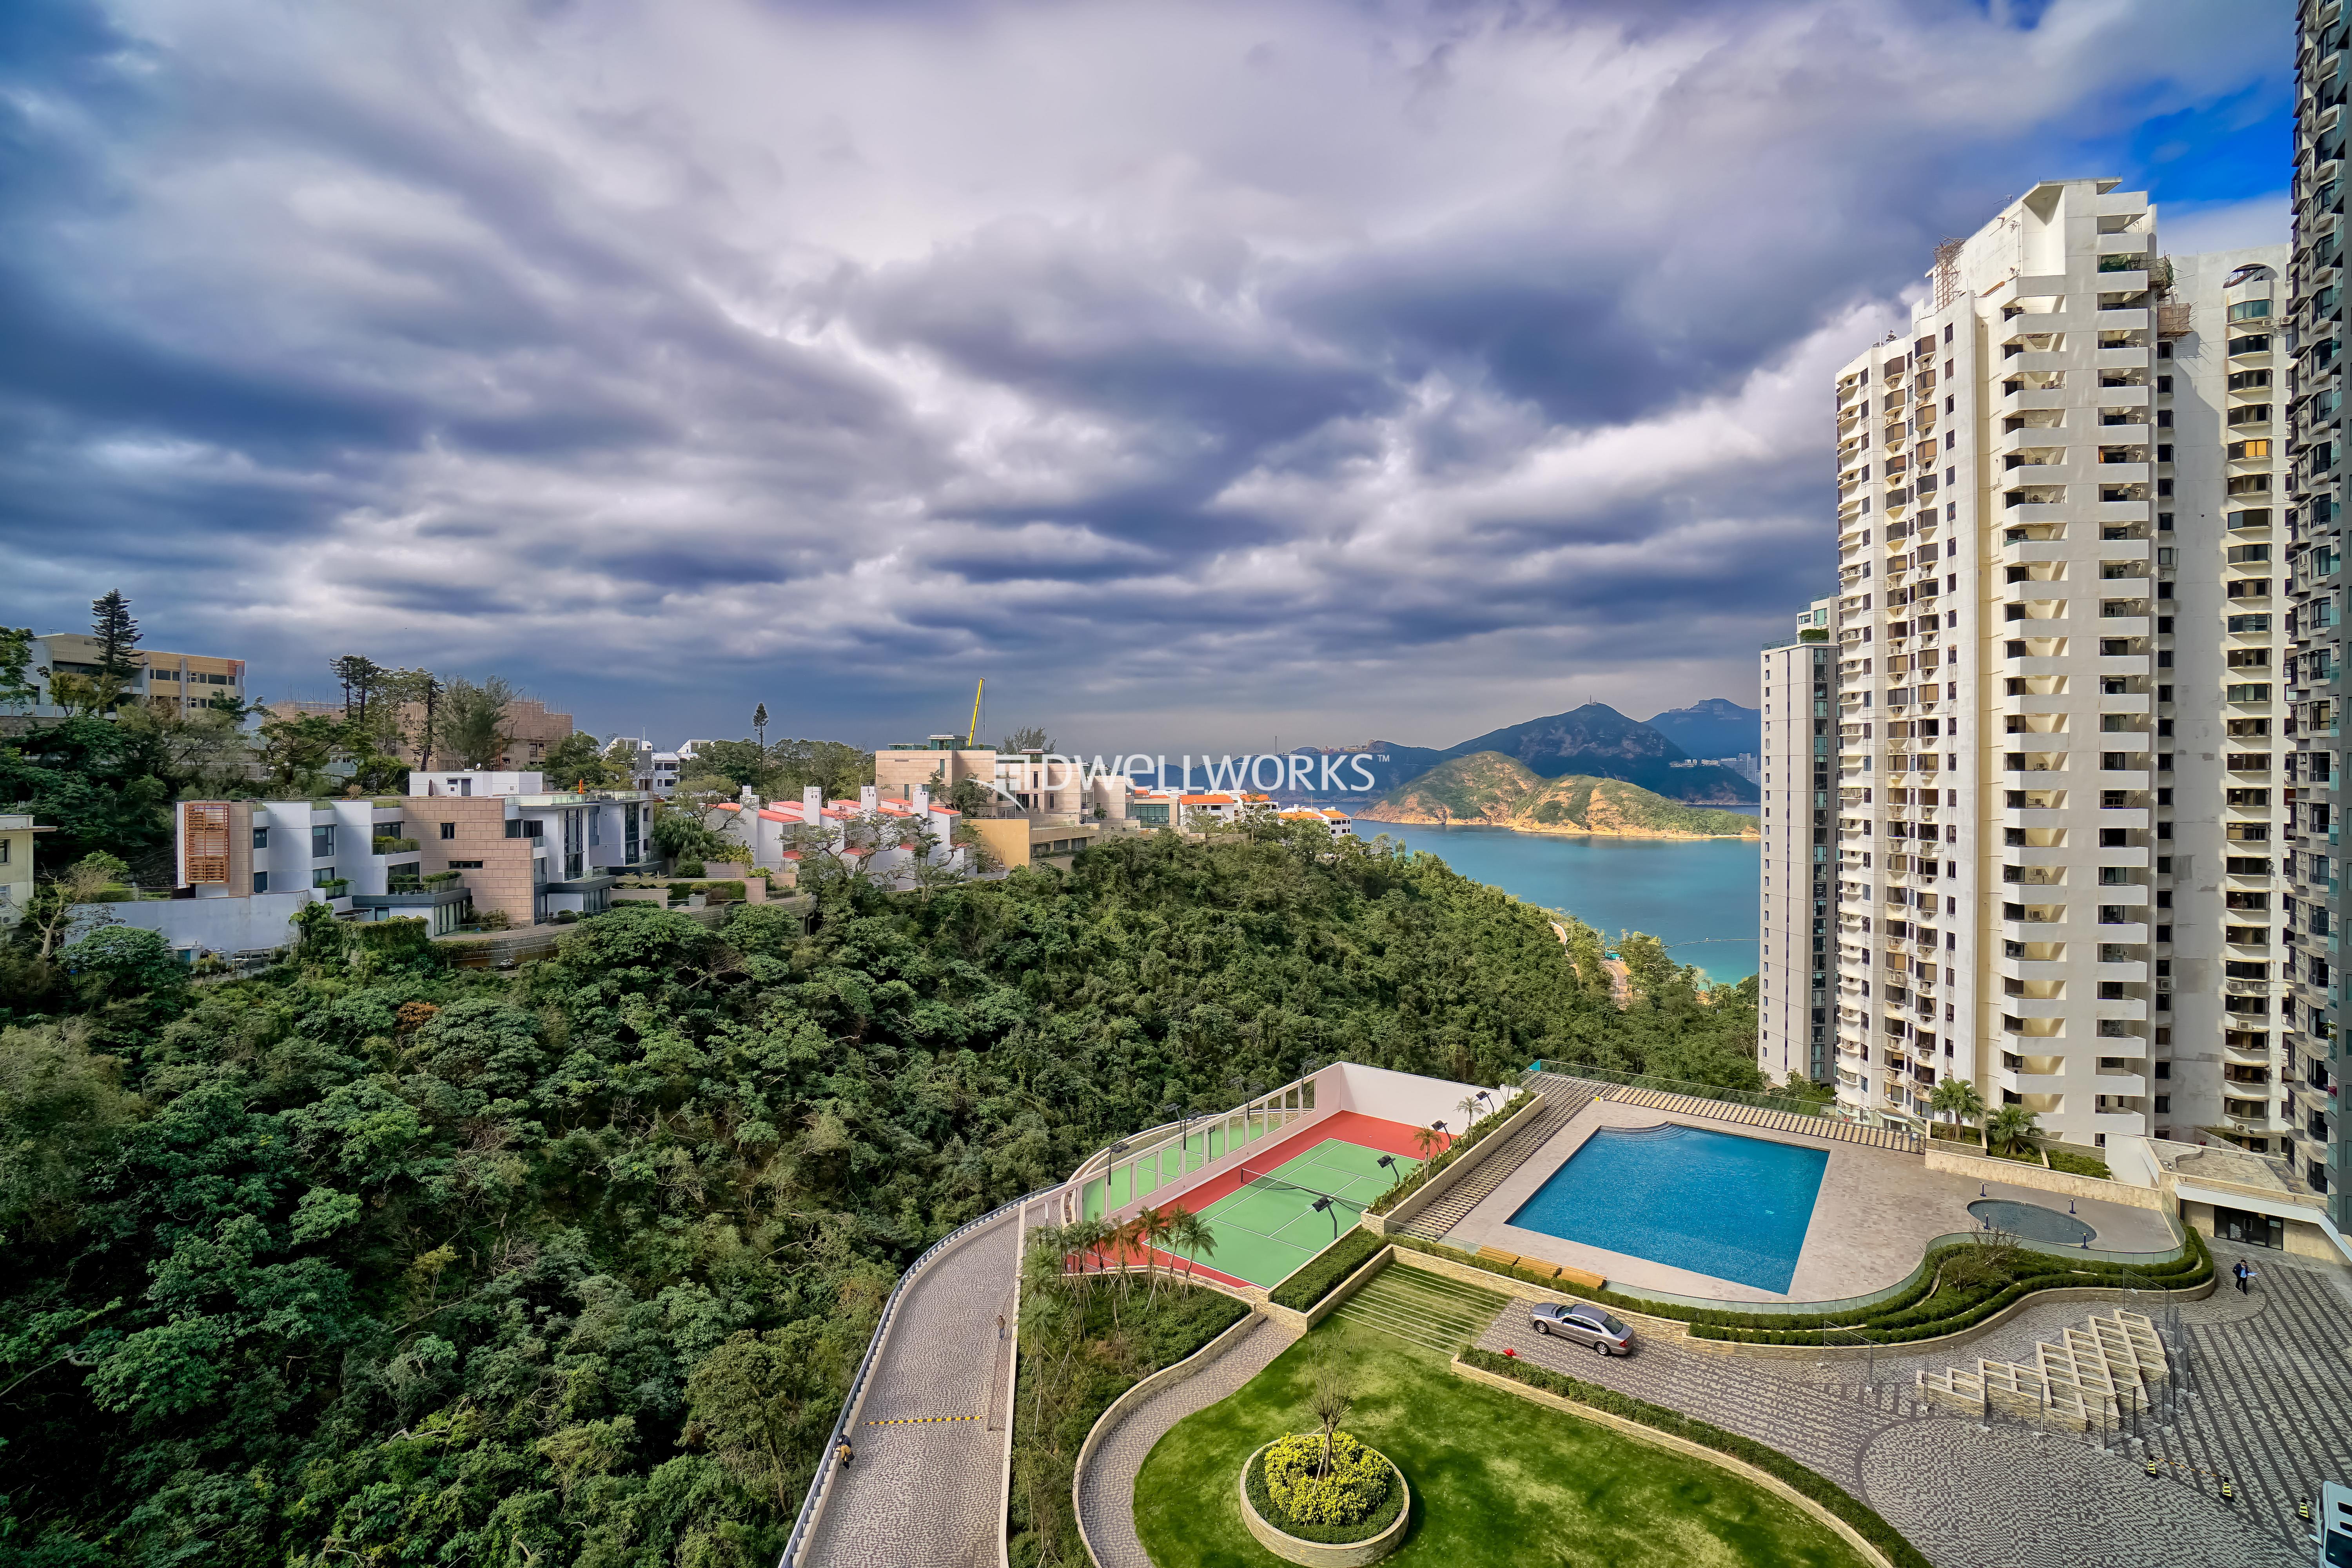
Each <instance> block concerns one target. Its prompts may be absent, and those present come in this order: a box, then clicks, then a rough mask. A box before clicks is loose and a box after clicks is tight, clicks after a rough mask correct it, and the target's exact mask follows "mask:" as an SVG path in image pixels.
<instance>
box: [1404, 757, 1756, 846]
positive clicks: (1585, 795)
mask: <svg viewBox="0 0 2352 1568" xmlns="http://www.w3.org/2000/svg"><path fill="white" fill-rule="evenodd" d="M1357 816H1358V819H1359V820H1360V821H1367V822H1399V823H1427V824H1447V823H1475V824H1477V825H1479V826H1488V827H1514V828H1517V829H1518V830H1520V831H1521V832H1524V833H1559V834H1578V835H1586V834H1589V835H1593V836H1596V837H1622V838H1753V837H1758V836H1759V824H1758V822H1757V819H1756V818H1754V817H1752V816H1747V815H1745V814H1744V813H1741V812H1737V811H1708V810H1705V809H1701V808H1696V807H1693V806H1688V805H1680V804H1678V803H1676V802H1675V801H1672V800H1668V799H1667V798H1665V797H1664V796H1663V795H1658V794H1656V793H1654V792H1653V791H1650V790H1646V789H1643V788H1642V787H1641V786H1640V785H1638V784H1627V783H1626V782H1625V781H1623V780H1622V779H1609V778H1594V777H1591V776H1590V775H1585V774H1577V773H1570V774H1567V775H1565V776H1563V777H1560V778H1552V779H1548V778H1545V777H1543V776H1542V775H1541V774H1539V773H1537V772H1536V771H1535V770H1534V769H1532V768H1530V767H1528V765H1527V764H1525V763H1521V762H1519V761H1518V760H1517V758H1514V757H1508V756H1506V755H1504V754H1503V753H1502V752H1474V753H1473V754H1471V755H1469V756H1466V757H1453V758H1449V759H1447V760H1446V761H1445V762H1443V763H1439V764H1438V765H1437V766H1435V767H1433V768H1432V769H1431V770H1430V771H1429V772H1427V773H1423V775H1422V776H1421V777H1419V778H1417V779H1414V780H1412V782H1411V783H1409V784H1400V785H1399V786H1398V787H1397V788H1395V789H1393V790H1391V791H1390V792H1389V793H1388V794H1387V795H1383V796H1382V797H1381V800H1380V803H1379V804H1378V805H1374V806H1372V807H1371V808H1370V809H1369V810H1367V811H1362V812H1359V813H1358V814H1357Z"/></svg>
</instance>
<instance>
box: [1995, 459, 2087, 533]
mask: <svg viewBox="0 0 2352 1568" xmlns="http://www.w3.org/2000/svg"><path fill="white" fill-rule="evenodd" d="M2061 471H2062V470H2060V469H2057V468H2032V469H2023V468H2021V469H2018V470H2016V472H2019V473H2035V474H2053V475H2054V474H2057V473H2059V472H2061ZM2027 482H2028V483H2033V484H2041V483H2050V484H2056V483H2059V482H2060V481H2059V480H2057V479H2049V480H2041V479H2034V480H2029V481H2027ZM2073 516H2074V512H2073V511H2072V510H2070V509H2069V508H2068V507H2067V505H2066V503H2065V502H2063V501H2020V502H2018V504H2017V505H2015V506H2005V507H2003V508H2001V510H2000V521H1999V523H1998V525H1997V526H1999V527H2001V528H2033V527H2037V526H2040V525H2042V524H2046V523H2060V524H2063V523H2064V522H2066V521H2068V520H2069V519H2071V518H2072V517H2073Z"/></svg>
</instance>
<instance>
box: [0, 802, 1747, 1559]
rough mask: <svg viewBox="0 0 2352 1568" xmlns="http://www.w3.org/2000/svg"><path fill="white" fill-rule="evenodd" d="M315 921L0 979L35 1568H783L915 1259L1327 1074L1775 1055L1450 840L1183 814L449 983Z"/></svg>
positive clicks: (9, 1446)
mask: <svg viewBox="0 0 2352 1568" xmlns="http://www.w3.org/2000/svg"><path fill="white" fill-rule="evenodd" d="M418 930H419V928H418V927H417V926H416V925H415V924H414V923H412V922H389V923H386V924H382V925H375V926H360V927H349V926H341V925H337V924H335V923H334V922H332V921H325V920H321V921H317V922H315V923H312V924H310V926H308V927H307V928H306V931H307V934H306V935H305V936H304V939H303V941H302V942H301V943H300V945H299V947H298V948H296V949H294V950H292V951H290V952H289V953H288V954H287V955H286V957H285V959H284V961H283V962H281V963H277V964H276V965H275V966H273V967H272V968H270V969H269V970H268V971H267V972H265V973H260V974H258V975H255V976H248V977H243V978H217V979H197V978H194V977H191V976H189V975H188V974H186V973H185V972H184V971H183V970H181V969H179V968H178V966H176V965H174V964H173V963H171V962H170V960H169V958H168V956H167V955H165V954H163V952H161V950H160V944H159V943H156V942H153V941H152V939H150V938H149V937H148V936H147V933H143V932H135V931H127V930H124V929H121V928H114V929H110V930H101V931H97V932H95V933H93V934H91V935H89V936H87V937H84V938H83V939H82V940H81V941H79V942H73V943H71V944H69V945H67V946H64V947H62V948H60V949H59V950H58V952H56V953H54V954H53V955H51V956H49V957H47V958H43V957H41V956H39V955H38V954H36V953H33V952H28V951H26V949H25V947H24V946H23V944H22V942H16V945H15V947H14V951H13V952H12V953H11V959H10V963H8V964H7V965H6V966H5V968H0V989H5V991H6V992H7V994H5V995H0V1008H5V1010H6V1011H5V1015H0V1016H5V1017H6V1018H7V1019H8V1020H9V1024H8V1026H7V1027H6V1028H5V1032H0V1227H5V1232H6V1244H7V1246H8V1248H9V1253H10V1263H11V1267H10V1268H9V1269H8V1271H7V1275H6V1279H5V1282H0V1412H5V1414H0V1434H5V1447H0V1494H5V1499H0V1568H19V1565H22V1568H31V1565H36V1564H37V1565H40V1568H72V1565H78V1564H84V1563H137V1564H158V1565H160V1564H165V1563H199V1562H200V1563H207V1564H262V1563H269V1564H273V1565H276V1564H299V1565H315V1568H330V1565H341V1564H347V1563H354V1562H356V1563H368V1564H395V1563H397V1564H405V1563H418V1564H423V1563H498V1564H502V1565H503V1564H515V1565H521V1564H526V1563H583V1564H592V1565H600V1568H601V1565H607V1564H624V1563H625V1564H632V1565H635V1564H643V1565H646V1568H652V1565H654V1564H656V1563H661V1564H686V1565H692V1568H722V1565H737V1564H742V1565H751V1564H761V1565H762V1568H764V1564H765V1563H769V1562H772V1560H773V1559H774V1557H775V1555H776V1553H777V1552H778V1550H779V1548H780V1547H781V1545H782V1539H783V1536H784V1534H785V1532H786V1531H787V1530H788V1529H789V1527H790V1524H791V1521H792V1517H793V1512H794V1510H795V1509H796V1507H797V1506H798V1502H799V1498H800V1494H801V1491H802V1490H803V1487H804V1485H805V1482H806V1479H807V1477H808V1475H809V1474H810V1472H811V1470H812V1468H813V1466H814V1460H815V1458H816V1450H817V1447H818V1445H820V1444H821V1443H822V1442H823V1440H824V1434H825V1433H826V1431H827V1429H828V1427H829V1425H830V1422H831V1419H832V1417H833V1415H834V1413H835V1409H836V1408H837V1406H838V1404H839V1400H840V1397H841V1391H842V1389H843V1388H844V1386H845V1382H846V1379H847V1377H848V1375H849V1373H850V1372H851V1371H852V1369H853V1368H854V1367H855V1364H856V1359H857V1357H858V1355H859V1354H860V1353H861V1352H862V1350H863V1347H864V1344H865V1342H866V1337H867V1334H868V1333H869V1331H870V1329H871V1325H872V1323H873V1321H874V1319H875V1315H876V1313H877V1310H878V1308H879V1306H880V1304H881V1302H882V1300H883V1299H884V1297H885V1296H886V1294H887V1291H888V1289H889V1287H890V1284H891V1282H892V1280H893V1279H895V1277H896V1275H897V1273H898V1270H899V1269H900V1268H903V1267H904V1266H905V1264H906V1263H907V1262H908V1260H910V1259H911V1258H913V1257H914V1256H915V1255H916V1254H917V1253H918V1252H919V1250H920V1249H921V1248H922V1247H924V1246H925V1245H926V1244H927V1243H928V1242H929V1240H931V1239H932V1238H934V1237H938V1236H939V1235H940V1234H941V1233H943V1232H944V1231H945V1230H947V1229H948V1228H950V1227H951V1226H954V1225H956V1224H957V1223H959V1222H960V1221H961V1220H963V1219H966V1218H968V1217H970V1216H971V1215H976V1214H979V1213H981V1212H983V1211H984V1210H986V1209H988V1208H990V1207H992V1206H993V1205H997V1204H999V1203H1001V1202H1003V1201H1005V1200H1007V1199H1009V1198H1011V1197H1013V1196H1015V1195H1017V1194H1020V1193H1022V1192H1024V1191H1025V1190H1028V1189H1030V1188H1034V1187H1036V1186H1039V1185H1042V1184H1045V1183H1047V1182H1050V1181H1052V1180H1054V1179H1055V1178H1057V1177H1058V1176H1059V1175H1061V1174H1062V1173H1066V1171H1067V1170H1068V1169H1069V1168H1070V1167H1071V1166H1073V1165H1074V1164H1076V1163H1077V1162H1078V1161H1079V1160H1080V1159H1082V1158H1083V1157H1084V1156H1085V1155H1086V1154H1087V1152H1090V1151H1091V1150H1093V1149H1095V1148H1096V1147H1097V1146H1099V1145H1100V1144H1102V1143H1103V1142H1107V1141H1108V1140H1109V1139H1111V1138H1113V1137H1116V1136H1118V1135H1119V1134H1121V1133H1124V1132H1127V1131H1133V1130H1135V1129H1137V1128H1139V1127H1140V1126H1143V1125H1146V1124H1149V1123H1154V1122H1157V1121H1161V1120H1163V1119H1164V1118H1166V1117H1168V1116H1170V1115H1171V1114H1173V1113H1174V1112H1175V1111H1177V1110H1214V1109H1219V1108H1222V1107H1223V1106H1226V1105H1228V1104H1231V1103H1233V1102H1234V1101H1235V1100H1240V1099H1242V1098H1244V1097H1245V1096H1247V1095H1249V1094H1252V1093H1254V1092H1256V1091H1258V1090H1261V1089H1270V1088H1273V1087H1276V1086H1278V1085H1279V1084H1281V1083H1283V1082H1285V1081H1286V1080H1287V1079H1290V1078H1292V1077H1295V1076H1297V1074H1298V1073H1300V1072H1301V1071H1303V1070H1306V1069H1307V1068H1311V1067H1313V1066H1315V1065H1317V1064H1319V1063H1322V1062H1325V1061H1329V1060H1332V1059H1335V1058H1346V1059H1351V1060H1356V1061H1362V1062H1370V1063H1374V1064H1378V1065H1381V1066H1384V1067H1392V1068H1404V1069H1409V1070H1414V1071H1422V1072H1429V1073H1436V1074H1442V1075H1445V1076H1449V1077H1457V1078H1465V1079H1478V1080H1481V1081H1484V1082H1488V1083H1492V1082H1494V1081H1496V1079H1499V1078H1501V1077H1503V1076H1504V1075H1506V1074H1508V1073H1511V1072H1514V1071H1517V1069H1519V1068H1522V1067H1524V1066H1525V1065H1526V1064H1527V1063H1528V1061H1529V1060H1531V1059H1533V1058H1539V1057H1540V1058H1554V1059H1581V1060H1588V1061H1596V1062H1601V1063H1603V1064H1608V1065H1615V1066H1621V1067H1625V1068H1646V1069H1648V1070H1652V1071H1657V1072H1664V1073H1668V1074H1671V1075H1673V1076H1676V1077H1683V1078H1692V1079H1705V1080H1707V1081H1713V1082H1717V1083H1725V1084H1746V1083H1751V1082H1753V1081H1754V1078H1755V1069H1754V1067H1753V1038H1754V1027H1755V1011H1754V994H1753V989H1752V988H1753V984H1754V983H1753V982H1752V981H1750V982H1748V983H1747V984H1744V985H1742V986H1739V987H1736V988H1726V989H1721V990H1718V991H1716V992H1714V993H1713V994H1705V995H1703V994H1701V993H1700V992H1699V991H1698V989H1697V987H1696V984H1695V982H1696V975H1695V973H1693V972H1692V971H1690V970H1687V969H1679V968H1676V967H1675V965H1673V964H1672V963H1669V962H1668V961H1667V960H1666V959H1665V957H1664V952H1663V950H1661V949H1660V948H1659V947H1658V945H1657V944H1656V943H1654V942H1647V941H1645V940H1629V941H1627V942H1623V943H1622V944H1621V946H1620V952H1621V953H1622V955H1623V956H1624V957H1625V958H1626V959H1627V961H1628V963H1629V966H1630V968H1631V970H1632V973H1633V979H1634V983H1635V997H1634V1000H1633V1002H1632V1003H1631V1004H1630V1005H1628V1006H1626V1007H1625V1008H1624V1009H1622V1011H1621V1010H1620V1009H1618V1008H1617V1007H1615V1006H1614V1005H1612V1003H1611V1001H1610V990H1609V984H1608V977H1607V975H1606V974H1605V973H1602V972H1601V968H1600V959H1601V952H1600V943H1599V942H1598V941H1597V940H1596V939H1595V938H1594V937H1593V935H1592V933H1591V932H1589V931H1581V930H1572V931H1571V937H1572V938H1573V941H1572V942H1571V943H1570V945H1569V946H1567V947H1565V948H1564V947H1563V945H1562V943H1561V942H1559V938H1558V937H1557V935H1556V934H1555V933H1554V931H1553V930H1552V928H1551V926H1550V924H1549V919H1548V918H1547V917H1546V916H1544V915H1543V914H1542V913H1541V912H1539V911H1538V910H1532V909H1530V908H1528V907H1527V906H1524V905H1521V904H1518V903H1517V902H1515V901H1514V900H1510V899H1509V898H1507V897H1506V896H1505V895H1503V894H1502V893H1500V892H1498V891H1496V890H1495V889H1491V888H1487V887H1484V886H1482V885H1479V884H1476V883H1473V882H1470V881H1467V880H1465V879H1463V878H1461V877H1458V876H1456V875H1454V873H1453V872H1451V871H1449V870H1448V869H1446V868H1444V866H1443V865H1442V864H1441V863H1440V862H1437V861H1435V860H1433V859H1431V858H1427V857H1414V856H1411V855H1409V854H1406V853H1404V852H1402V851H1401V850H1398V849H1395V848H1393V847H1389V846H1386V845H1366V844H1362V843H1360V842H1356V841H1354V840H1349V839H1339V840H1336V841H1335V840H1333V839H1331V838H1329V837H1327V836H1326V835H1325V834H1324V833H1323V831H1322V829H1321V828H1320V827H1319V826H1314V825H1305V826H1276V825H1275V824H1272V823H1256V824H1253V825H1252V826H1250V827H1249V828H1248V829H1246V830H1245V831H1243V832H1237V833H1229V834H1223V835H1219V836H1217V837H1212V838H1209V839H1206V840H1199V839H1185V838H1180V837H1177V836H1175V835H1172V834H1168V833H1160V834H1157V835H1152V836H1149V837H1134V838H1128V839H1120V840H1116V841H1113V842H1110V843H1108V844H1105V845H1102V846H1100V847H1096V848H1094V849H1091V850H1089V851H1087V853H1086V854H1084V855H1082V856H1080V857H1079V858H1078V859H1077V861H1076V866H1075V868H1073V869H1072V870H1070V871H1067V872H1058V871H1055V870H1052V869H1044V868H1041V869H1034V870H1023V871H1020V872H1016V873H1014V874H1013V876H1011V877H1009V878H1007V879H1003V880H1001V881H993V882H982V883H966V884H962V885H958V886H952V887H948V888H945V889H934V890H930V891H928V892H925V893H920V894H896V893H888V892H885V891H882V890H879V889H875V888H872V887H870V886H866V885H863V884H860V883H858V882H856V881H852V880H839V881H835V882H832V883H828V884H827V885H826V886H824V888H822V889H820V890H819V902H818V907H817V909H816V911H815V913H814V916H813V917H811V918H810V920H809V921H807V927H806V929H805V930H804V929H803V921H802V920H801V919H800V918H799V917H797V916H794V915H791V914H788V913H786V912H784V911H782V910H780V909H777V908H775V907H772V906H771V907H761V906H751V907H742V908H739V909H738V910H736V911H735V913H734V914H733V917H732V919H731V920H730V921H728V923H727V924H726V925H725V926H724V927H723V928H722V929H716V930H714V929H711V928H709V927H708V926H706V925H704V924H702V923H700V922H698V921H696V920H694V919H693V918H691V917H689V916H687V915H684V914H673V913H669V912H667V911H662V910H654V909H652V908H650V907H648V906H645V905H628V906H623V907H622V908H619V909H617V910H614V911H613V912H612V913H610V914H606V915H603V916H600V917H597V918H595V919H593V920H590V921H583V922H582V923H581V924H580V925H578V926H577V927H574V928H571V930H570V931H569V932H568V934H567V936H566V938H565V940H564V943H563V946H562V950H561V952H560V954H559V956H557V957H555V958H552V959H550V960H547V961H545V962H542V963H536V964H530V965H527V966H525V967H524V968H522V969H520V970H519V971H516V972H513V973H509V974H498V973H483V972H467V973H458V972H454V971H451V970H449V969H447V968H446V967H445V966H444V964H443V963H442V962H441V960H440V957H439V955H438V953H437V952H436V951H435V950H434V949H433V947H432V946H431V945H430V944H428V943H426V942H424V941H423V940H422V939H421V937H419V936H418V935H417V934H415V933H416V932H417V931H418Z"/></svg>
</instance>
